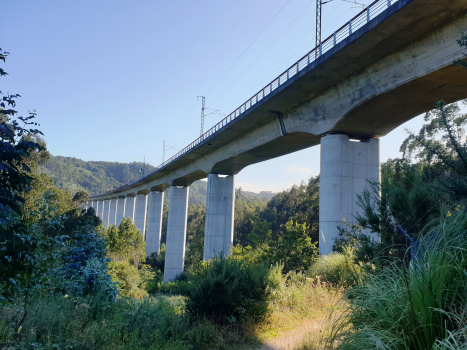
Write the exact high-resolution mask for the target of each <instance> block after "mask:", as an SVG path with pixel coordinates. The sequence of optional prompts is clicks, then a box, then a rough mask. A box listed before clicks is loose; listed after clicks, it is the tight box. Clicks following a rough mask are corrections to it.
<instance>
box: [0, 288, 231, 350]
mask: <svg viewBox="0 0 467 350" xmlns="http://www.w3.org/2000/svg"><path fill="white" fill-rule="evenodd" d="M94 304H95V305H94ZM96 309H97V310H100V312H97V313H96V312H95V310H96ZM24 311H25V310H24V309H23V308H22V303H20V304H18V305H12V306H11V307H1V308H0V348H2V349H74V350H93V349H104V350H105V349H109V350H110V349H111V350H124V349H132V350H143V349H151V350H163V349H164V350H167V349H170V350H185V349H192V350H201V349H208V348H219V347H220V346H219V344H215V342H216V341H217V342H219V341H222V339H217V338H219V337H221V336H219V333H220V331H219V329H218V328H217V327H216V326H215V325H213V324H212V323H210V322H207V321H205V320H194V319H191V318H190V317H189V315H188V314H187V313H185V312H184V298H181V297H165V296H156V297H151V298H145V299H143V300H142V301H137V302H136V301H133V300H128V299H118V300H117V301H115V302H111V303H109V302H106V301H103V300H99V301H96V302H94V301H93V303H89V301H88V300H87V299H86V298H82V297H78V298H64V297H63V296H58V295H49V296H42V297H39V298H37V297H33V298H31V299H30V302H29V305H28V309H27V316H26V317H25V319H24V322H23V323H22V326H21V328H19V329H17V328H15V322H16V320H18V319H22V318H23V315H24ZM213 343H214V344H213ZM216 345H217V346H216Z"/></svg>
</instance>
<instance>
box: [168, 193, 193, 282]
mask: <svg viewBox="0 0 467 350" xmlns="http://www.w3.org/2000/svg"><path fill="white" fill-rule="evenodd" d="M188 193H189V188H188V187H182V188H179V187H177V186H171V187H170V199H169V217H168V222H167V244H166V250H165V266H164V283H166V282H170V281H173V280H174V279H175V278H176V277H177V276H178V275H180V274H181V273H182V272H183V268H184V264H185V243H186V220H187V214H188Z"/></svg>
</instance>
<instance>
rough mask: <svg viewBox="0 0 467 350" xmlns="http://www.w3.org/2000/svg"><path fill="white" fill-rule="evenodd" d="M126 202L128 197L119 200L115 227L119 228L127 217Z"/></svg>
mask: <svg viewBox="0 0 467 350" xmlns="http://www.w3.org/2000/svg"><path fill="white" fill-rule="evenodd" d="M125 200H126V197H118V199H117V215H116V218H115V226H117V227H118V225H120V223H121V222H122V220H123V218H124V217H125Z"/></svg>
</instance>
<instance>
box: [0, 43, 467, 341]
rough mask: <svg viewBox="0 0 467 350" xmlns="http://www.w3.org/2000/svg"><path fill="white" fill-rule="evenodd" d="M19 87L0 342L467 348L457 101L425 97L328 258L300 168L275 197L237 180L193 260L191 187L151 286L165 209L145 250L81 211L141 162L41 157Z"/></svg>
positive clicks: (126, 223)
mask: <svg viewBox="0 0 467 350" xmlns="http://www.w3.org/2000/svg"><path fill="white" fill-rule="evenodd" d="M458 44H459V45H460V46H461V47H463V48H466V47H467V37H466V36H462V37H461V38H459V40H458ZM6 59H10V54H9V53H8V52H5V51H2V50H0V60H2V61H5V60H6ZM455 64H456V65H459V66H461V67H463V68H465V69H467V65H466V64H465V63H464V62H463V61H459V62H455ZM0 73H2V74H1V75H5V74H7V73H6V72H4V71H3V69H1V70H0ZM3 91H5V90H4V89H3ZM20 97H21V96H20V95H19V94H6V95H2V102H1V104H0V107H1V108H2V109H1V111H0V112H1V114H0V138H1V143H0V155H1V157H2V159H1V163H0V165H1V168H0V346H1V348H2V349H65V348H66V349H141V350H142V349H194V350H196V349H247V348H255V347H256V346H257V345H259V344H261V343H262V342H264V341H267V339H269V338H274V337H275V336H277V334H278V333H280V332H285V331H288V330H290V329H291V328H293V327H298V326H299V325H300V324H301V322H302V321H306V320H309V321H310V322H311V320H320V323H319V324H320V327H321V328H319V330H318V328H316V329H315V330H314V331H310V334H309V337H308V338H307V340H306V341H304V342H303V343H301V344H298V345H297V346H296V347H295V349H297V350H299V349H301V350H306V349H343V350H346V349H375V350H376V349H401V350H402V349H411V350H412V349H413V350H425V349H434V350H441V349H457V350H459V349H466V347H467V326H466V325H467V318H466V315H467V258H466V254H465V252H466V251H467V215H466V200H467V136H466V133H465V131H466V124H467V114H464V113H463V112H462V105H463V104H464V103H465V101H460V102H457V103H452V104H447V103H445V102H443V101H439V102H438V103H436V105H434V106H433V110H431V111H429V112H428V113H426V115H425V119H424V125H423V127H422V128H421V130H420V131H419V132H418V133H414V132H411V131H407V138H406V139H405V141H404V142H403V143H402V144H401V146H400V150H401V151H402V154H403V157H402V158H398V159H390V160H388V161H387V162H384V163H382V164H381V182H380V183H369V184H368V185H369V186H368V188H367V190H365V191H364V192H362V193H361V194H359V196H358V202H357V205H358V206H359V207H360V209H361V211H360V214H359V215H358V216H357V217H356V220H357V222H358V224H354V225H350V224H346V223H345V222H344V223H343V225H342V227H341V228H340V229H339V231H340V236H339V238H338V239H336V240H335V242H334V246H333V251H334V252H333V253H332V254H328V255H321V256H320V255H319V254H318V248H319V247H318V238H319V237H318V235H319V231H318V230H319V227H318V223H319V216H318V215H319V177H312V178H310V179H309V180H308V181H307V182H302V183H301V184H297V185H295V186H293V187H291V188H290V189H288V190H285V191H282V192H280V193H276V194H271V193H263V194H260V195H252V194H251V193H247V192H244V191H242V190H241V189H239V190H238V191H237V192H236V198H235V227H234V245H233V247H232V249H231V251H230V252H229V254H228V256H221V257H220V258H213V259H211V260H209V261H203V260H202V256H203V246H204V218H205V212H206V205H205V197H206V183H205V182H203V181H200V182H197V183H195V184H194V185H193V191H192V196H193V197H192V200H190V204H189V209H188V226H187V242H186V243H187V250H186V258H185V272H184V273H183V274H182V275H180V276H178V278H177V279H176V280H175V281H173V282H169V283H163V282H162V280H163V271H164V260H165V244H164V242H165V236H166V234H167V213H168V207H167V206H166V205H165V206H164V222H163V239H162V247H161V253H160V254H157V253H154V254H152V255H151V256H149V257H146V256H145V241H144V237H143V235H142V233H141V232H140V231H139V230H138V229H137V228H136V226H135V225H134V223H133V222H132V220H131V219H128V218H126V219H123V220H122V222H121V223H120V224H119V225H118V227H116V226H115V225H111V226H110V227H109V228H106V227H105V226H104V225H103V223H102V221H101V220H100V219H99V218H98V217H97V216H96V213H95V211H94V209H93V208H89V209H88V210H85V209H81V207H80V204H81V202H83V201H86V199H87V198H88V196H89V195H90V194H92V193H97V192H102V191H106V190H108V189H109V188H112V187H113V186H120V185H121V184H122V183H125V182H126V181H129V180H131V179H133V177H134V176H136V175H138V174H139V169H141V167H142V165H143V167H145V168H144V171H145V172H149V171H151V169H152V168H151V167H150V166H148V165H144V164H141V163H131V164H123V163H112V162H85V161H82V160H78V159H75V158H69V157H58V156H57V157H54V156H52V155H51V154H50V153H49V152H48V151H47V144H46V141H45V140H46V135H43V134H42V132H41V130H40V125H39V123H38V122H37V120H40V116H37V115H36V113H35V112H34V111H33V112H30V113H29V115H28V116H26V117H22V116H18V115H17V111H16V110H15V107H16V103H17V102H18V101H19V99H20ZM190 196H191V194H190ZM166 203H167V201H166ZM364 230H369V231H371V232H373V233H375V234H376V236H377V237H378V239H377V240H371V239H370V238H369V236H367V235H366V234H364V232H365V231H364Z"/></svg>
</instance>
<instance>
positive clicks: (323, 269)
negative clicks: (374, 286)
mask: <svg viewBox="0 0 467 350" xmlns="http://www.w3.org/2000/svg"><path fill="white" fill-rule="evenodd" d="M343 251H344V253H343V254H341V253H331V254H328V255H321V256H320V257H319V258H318V260H317V261H316V262H315V263H314V264H313V265H312V266H311V268H310V270H308V272H307V276H308V277H311V278H316V277H317V276H319V279H320V280H321V281H322V282H327V283H330V284H332V285H334V286H336V287H352V286H355V285H357V284H361V283H362V282H363V280H364V277H365V276H366V272H365V271H366V270H367V269H368V268H371V265H369V264H367V265H363V264H360V265H359V264H357V263H356V262H355V260H356V259H355V253H354V250H353V249H352V248H350V247H346V248H343Z"/></svg>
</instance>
